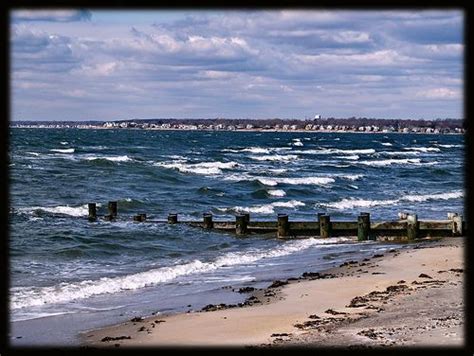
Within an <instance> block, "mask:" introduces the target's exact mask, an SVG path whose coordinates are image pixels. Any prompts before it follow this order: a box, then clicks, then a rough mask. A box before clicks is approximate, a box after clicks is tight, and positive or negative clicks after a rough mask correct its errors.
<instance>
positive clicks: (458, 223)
mask: <svg viewBox="0 0 474 356" xmlns="http://www.w3.org/2000/svg"><path fill="white" fill-rule="evenodd" d="M451 220H452V222H453V236H462V235H463V233H464V231H463V223H462V215H459V214H457V213H456V214H455V215H453V216H452V218H451Z"/></svg>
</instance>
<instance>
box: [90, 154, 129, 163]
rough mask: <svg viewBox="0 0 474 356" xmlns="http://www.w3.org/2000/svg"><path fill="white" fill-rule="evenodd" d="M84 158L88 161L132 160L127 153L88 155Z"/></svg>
mask: <svg viewBox="0 0 474 356" xmlns="http://www.w3.org/2000/svg"><path fill="white" fill-rule="evenodd" d="M83 159H85V160H87V161H95V160H100V159H105V160H107V161H111V162H128V161H131V160H132V159H131V158H130V157H128V156H127V155H124V156H87V157H84V158H83Z"/></svg>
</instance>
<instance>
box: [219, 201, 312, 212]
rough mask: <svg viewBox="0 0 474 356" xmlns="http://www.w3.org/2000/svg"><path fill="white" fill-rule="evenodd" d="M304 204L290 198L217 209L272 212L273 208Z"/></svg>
mask: <svg viewBox="0 0 474 356" xmlns="http://www.w3.org/2000/svg"><path fill="white" fill-rule="evenodd" d="M305 205H306V204H305V203H303V202H301V201H299V200H290V201H287V202H274V203H270V204H264V205H254V206H251V207H245V206H234V207H231V208H217V210H219V211H222V212H226V213H254V214H273V213H274V212H275V208H296V207H299V206H305Z"/></svg>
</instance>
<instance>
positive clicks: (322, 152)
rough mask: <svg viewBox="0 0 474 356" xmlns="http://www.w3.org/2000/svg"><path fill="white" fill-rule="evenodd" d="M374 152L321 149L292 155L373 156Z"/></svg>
mask: <svg viewBox="0 0 474 356" xmlns="http://www.w3.org/2000/svg"><path fill="white" fill-rule="evenodd" d="M375 152H376V151H375V150H374V149H373V148H364V149H354V150H342V149H338V148H321V149H317V150H302V151H293V153H300V154H310V155H331V154H343V155H356V154H373V153H375Z"/></svg>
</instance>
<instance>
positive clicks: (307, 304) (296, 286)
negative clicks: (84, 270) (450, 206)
mask: <svg viewBox="0 0 474 356" xmlns="http://www.w3.org/2000/svg"><path fill="white" fill-rule="evenodd" d="M397 246H399V245H394V248H393V249H390V250H388V251H387V252H386V253H385V254H384V255H377V254H376V255H373V256H372V257H371V258H365V259H363V260H361V261H348V262H345V263H343V264H341V265H340V266H338V267H334V268H330V269H328V270H326V271H321V272H319V273H312V272H305V273H303V275H302V276H300V277H298V278H289V279H287V280H284V281H273V283H272V284H271V285H270V286H269V287H267V288H263V289H257V290H255V289H253V288H248V289H247V290H246V292H248V293H249V294H248V295H249V297H248V298H247V299H246V301H245V302H244V303H239V304H238V305H225V304H219V305H208V306H206V307H204V308H202V310H200V311H193V312H187V313H178V314H169V315H159V316H150V317H143V318H142V317H136V318H133V319H131V320H130V321H128V322H125V323H121V324H117V325H112V326H108V327H105V328H101V329H96V330H90V331H88V332H84V333H82V334H81V335H80V340H81V345H82V347H87V348H91V347H92V348H103V347H162V346H165V347H170V346H171V347H183V346H225V347H229V346H237V347H281V346H283V347H285V346H298V347H301V346H303V347H315V346H324V347H326V346H330V347H332V346H334V347H337V346H347V347H357V346H359V347H373V346H401V345H407V346H409V345H416V346H418V345H420V346H423V345H424V346H436V345H437V346H439V345H443V346H447V345H452V346H462V344H463V330H462V328H463V324H464V321H463V310H462V308H463V281H462V279H463V271H464V266H463V264H464V260H463V255H464V254H463V247H464V237H461V238H454V237H448V238H442V239H433V240H423V241H419V242H416V243H415V244H414V246H413V247H409V248H406V249H398V248H397ZM408 265H409V266H410V268H406V266H408ZM426 300H434V301H432V302H430V303H426ZM397 308H398V309H397ZM422 310H424V311H423V313H424V314H423V313H421V314H420V311H422ZM410 315H411V316H412V317H411V318H410ZM420 315H424V316H423V317H421V316H420ZM426 318H427V320H425V319H426ZM428 319H429V320H428ZM401 323H404V324H403V325H402V324H401ZM430 323H431V324H430ZM374 325H377V326H376V327H374ZM426 326H428V329H423V328H424V327H426ZM413 330H416V331H415V332H413Z"/></svg>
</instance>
